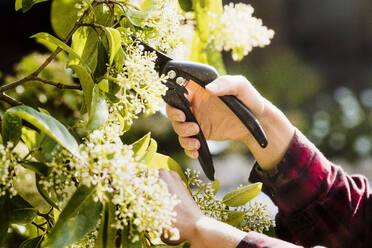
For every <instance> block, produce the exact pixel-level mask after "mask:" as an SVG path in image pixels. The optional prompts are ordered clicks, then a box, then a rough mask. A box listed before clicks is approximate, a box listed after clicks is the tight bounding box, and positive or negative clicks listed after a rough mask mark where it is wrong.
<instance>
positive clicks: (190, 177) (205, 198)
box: [185, 169, 228, 221]
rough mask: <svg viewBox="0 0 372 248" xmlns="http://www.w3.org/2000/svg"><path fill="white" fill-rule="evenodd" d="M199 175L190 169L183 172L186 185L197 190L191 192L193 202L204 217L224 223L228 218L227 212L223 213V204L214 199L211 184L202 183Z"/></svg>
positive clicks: (224, 207)
mask: <svg viewBox="0 0 372 248" xmlns="http://www.w3.org/2000/svg"><path fill="white" fill-rule="evenodd" d="M199 174H200V173H199V172H198V171H191V170H190V169H186V171H185V175H186V178H187V184H188V185H189V186H190V187H197V189H198V190H197V191H194V192H192V196H193V198H194V200H195V202H196V203H197V204H198V206H199V207H200V209H201V210H202V211H203V213H204V214H205V215H206V216H209V217H211V218H214V219H216V220H219V221H226V220H227V218H228V214H227V213H228V212H226V211H225V209H226V206H225V204H223V202H222V201H221V200H218V199H217V198H216V197H215V194H214V189H213V188H212V184H211V183H207V184H205V183H203V182H202V181H201V180H200V179H199Z"/></svg>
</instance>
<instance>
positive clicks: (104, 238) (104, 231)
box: [95, 200, 117, 248]
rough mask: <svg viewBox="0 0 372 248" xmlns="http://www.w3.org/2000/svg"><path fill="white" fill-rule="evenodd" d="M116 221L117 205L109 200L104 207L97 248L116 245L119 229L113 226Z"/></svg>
mask: <svg viewBox="0 0 372 248" xmlns="http://www.w3.org/2000/svg"><path fill="white" fill-rule="evenodd" d="M114 223H115V205H114V204H112V202H111V200H109V201H108V202H106V203H105V204H104V207H103V214H102V216H101V224H100V227H99V231H98V235H97V239H96V245H95V248H106V247H115V243H116V238H117V237H116V234H117V229H116V228H114V227H113V224H114Z"/></svg>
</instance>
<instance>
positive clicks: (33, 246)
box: [18, 235, 44, 248]
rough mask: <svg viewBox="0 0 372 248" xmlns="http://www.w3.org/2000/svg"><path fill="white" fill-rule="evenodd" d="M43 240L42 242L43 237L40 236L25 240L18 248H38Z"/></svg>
mask: <svg viewBox="0 0 372 248" xmlns="http://www.w3.org/2000/svg"><path fill="white" fill-rule="evenodd" d="M43 240H44V236H43V235H40V236H38V237H36V238H33V239H27V240H25V241H23V242H22V244H20V246H19V247H18V248H39V247H40V245H41V242H43Z"/></svg>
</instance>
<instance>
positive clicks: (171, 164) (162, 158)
mask: <svg viewBox="0 0 372 248" xmlns="http://www.w3.org/2000/svg"><path fill="white" fill-rule="evenodd" d="M147 165H148V167H149V168H151V169H166V170H169V171H175V172H177V173H178V175H179V176H180V177H181V179H182V181H184V182H186V181H187V180H186V177H185V175H184V174H183V171H182V168H181V166H180V165H179V164H178V163H177V162H176V161H175V160H174V159H172V158H170V157H168V156H166V155H163V154H160V153H155V154H154V156H153V157H152V159H151V162H149V163H147Z"/></svg>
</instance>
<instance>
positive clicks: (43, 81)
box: [34, 77, 81, 90]
mask: <svg viewBox="0 0 372 248" xmlns="http://www.w3.org/2000/svg"><path fill="white" fill-rule="evenodd" d="M34 80H36V81H40V82H42V83H44V84H49V85H53V86H55V87H57V88H58V89H76V90H81V85H78V84H76V85H72V84H70V85H69V84H62V83H59V82H53V81H50V80H47V79H43V78H39V77H36V78H35V79H34Z"/></svg>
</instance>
